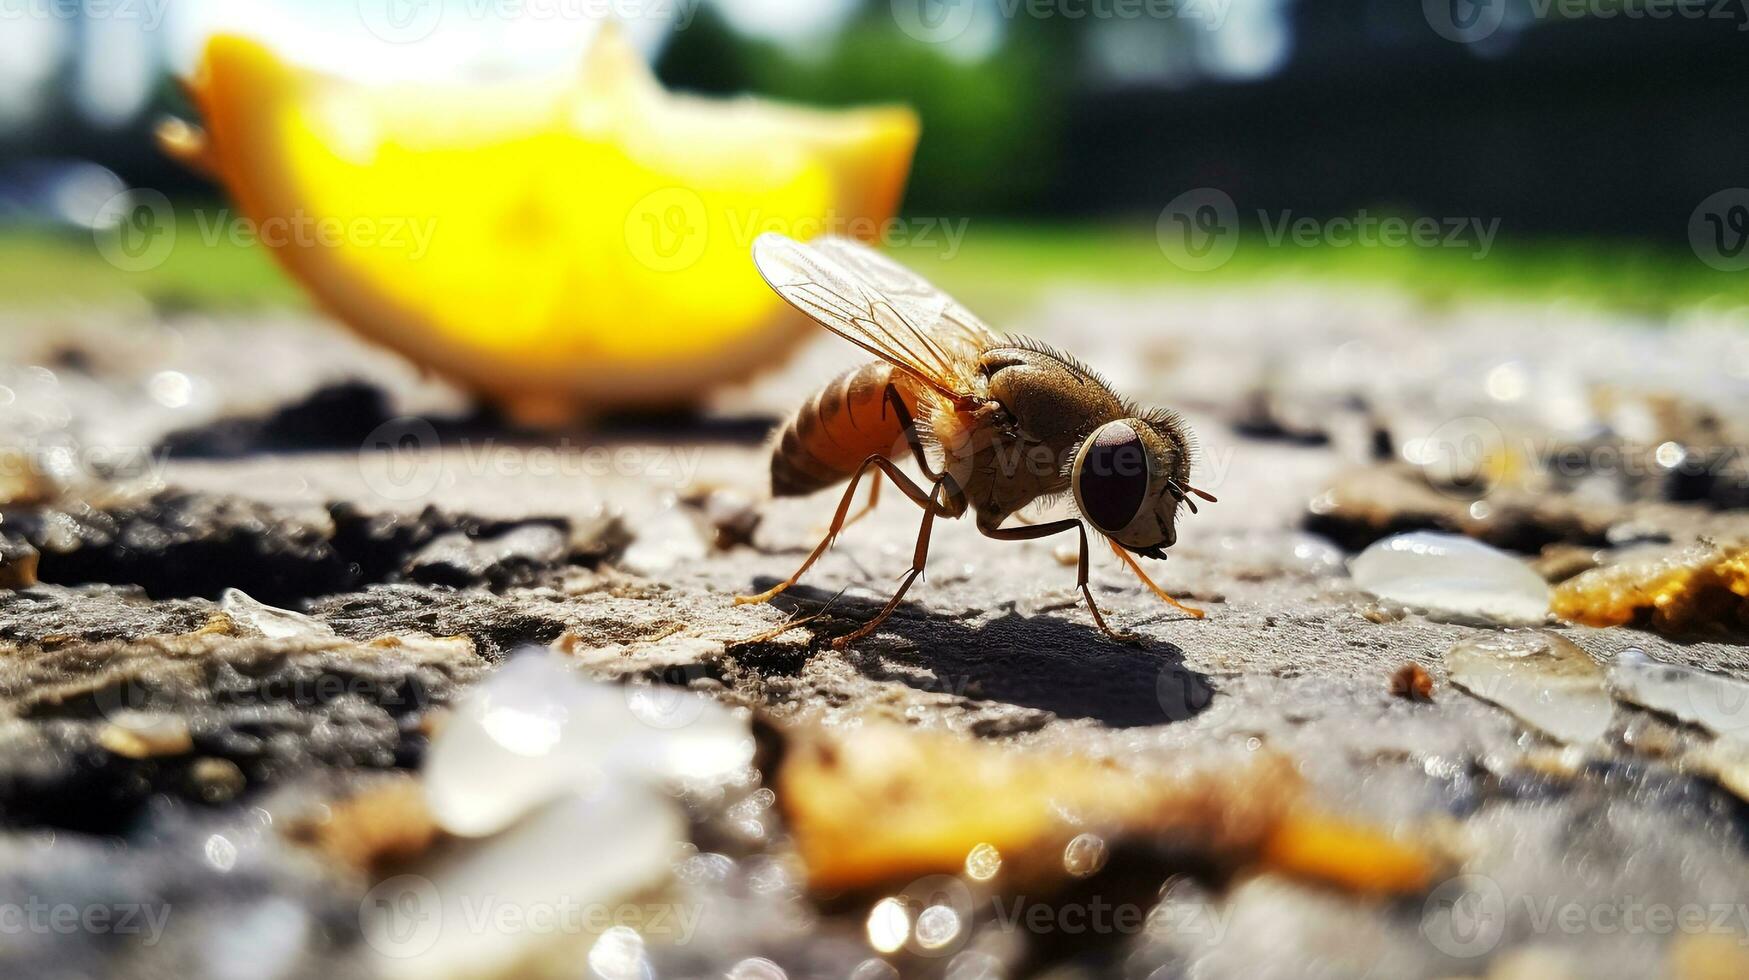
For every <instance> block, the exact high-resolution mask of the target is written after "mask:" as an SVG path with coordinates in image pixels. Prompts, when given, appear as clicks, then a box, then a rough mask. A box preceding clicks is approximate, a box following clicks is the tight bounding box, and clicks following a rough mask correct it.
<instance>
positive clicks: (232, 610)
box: [219, 589, 335, 640]
mask: <svg viewBox="0 0 1749 980" xmlns="http://www.w3.org/2000/svg"><path fill="white" fill-rule="evenodd" d="M219 609H220V610H222V611H224V612H225V613H226V614H227V615H229V616H230V617H231V618H232V619H233V620H235V621H237V622H238V623H241V624H243V625H246V626H252V627H254V628H255V629H257V630H259V631H260V632H261V635H262V636H265V637H267V638H268V639H270V640H284V639H291V638H293V637H299V638H309V637H322V636H333V635H335V634H334V629H333V627H330V626H329V625H328V624H327V623H324V622H321V621H320V620H317V619H312V618H311V617H309V616H306V615H304V614H303V613H301V612H293V611H292V610H290V609H280V608H279V607H277V606H270V605H267V604H266V603H264V602H256V601H255V600H254V599H252V598H250V597H249V594H248V593H247V592H244V591H243V590H242V589H226V590H225V591H224V594H223V595H221V596H219Z"/></svg>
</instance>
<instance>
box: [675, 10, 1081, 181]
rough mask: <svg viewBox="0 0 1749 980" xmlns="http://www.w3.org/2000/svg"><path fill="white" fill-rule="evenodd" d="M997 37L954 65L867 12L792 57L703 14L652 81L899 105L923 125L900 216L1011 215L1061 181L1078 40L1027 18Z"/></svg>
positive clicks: (834, 102)
mask: <svg viewBox="0 0 1749 980" xmlns="http://www.w3.org/2000/svg"><path fill="white" fill-rule="evenodd" d="M1002 26H1003V28H1004V32H1003V35H1002V39H1001V42H1000V43H999V44H998V45H996V46H995V48H994V49H993V50H992V51H990V52H989V53H988V54H987V55H984V56H982V57H977V58H963V57H960V56H958V55H957V54H956V52H954V51H952V50H950V49H949V48H947V47H945V46H942V45H930V44H922V43H919V42H918V41H917V40H915V39H913V38H911V37H909V36H907V35H906V34H904V33H903V32H902V31H900V30H899V28H898V26H897V25H896V23H895V22H894V20H893V18H892V16H891V15H890V13H889V12H888V10H887V5H886V4H884V3H882V4H874V5H872V6H869V7H867V8H865V9H864V10H863V11H862V12H861V13H860V14H859V15H858V16H857V18H856V19H854V20H853V21H852V22H851V23H850V24H849V26H848V27H847V28H846V29H845V30H844V31H843V32H842V33H840V34H839V35H838V36H837V37H836V38H834V39H833V40H831V41H829V42H827V43H828V47H827V48H826V49H825V50H809V51H806V52H797V51H795V50H792V49H790V48H787V47H785V46H783V45H781V44H776V43H772V42H767V41H755V40H747V39H743V38H740V37H739V36H737V35H736V34H734V32H733V31H732V30H731V29H730V28H729V27H728V26H727V25H725V24H724V23H723V21H722V20H721V19H720V17H718V16H717V15H716V13H715V12H714V11H713V10H712V9H711V8H710V7H708V6H707V7H705V8H703V9H702V10H700V11H699V13H698V15H697V16H696V17H695V18H694V20H693V23H692V25H691V26H690V27H689V28H688V29H687V30H684V31H680V32H678V33H676V34H675V35H674V37H673V39H672V41H671V42H670V43H669V45H668V47H667V48H666V50H665V51H664V52H663V55H662V58H661V60H660V62H659V64H658V74H660V75H661V76H662V78H663V80H664V81H665V82H667V83H668V84H670V85H672V86H675V87H677V88H682V89H691V90H693V91H708V92H715V93H724V92H734V91H745V90H752V91H756V92H758V93H760V94H762V95H771V96H775V97H778V98H784V99H790V100H793V101H796V102H804V103H808V104H812V105H827V106H839V105H850V104H855V103H869V102H904V103H907V104H909V105H911V106H913V107H914V108H915V109H916V110H917V111H918V113H919V114H920V115H921V116H922V119H923V141H922V143H921V145H920V146H919V147H918V151H917V162H916V166H915V169H914V170H913V172H912V179H911V186H910V191H909V193H908V194H907V195H906V204H905V210H906V211H907V212H910V213H912V214H947V215H967V214H990V213H996V212H1008V213H1014V212H1020V211H1025V210H1028V209H1030V208H1033V207H1036V205H1037V203H1038V199H1039V197H1040V196H1041V194H1042V193H1043V192H1044V191H1045V190H1046V189H1047V188H1048V187H1049V186H1050V185H1051V184H1052V183H1053V182H1054V181H1055V180H1056V179H1057V178H1058V176H1059V167H1060V165H1061V155H1060V147H1061V145H1062V132H1063V125H1064V117H1065V113H1064V107H1065V106H1066V105H1067V103H1068V99H1069V96H1070V95H1071V90H1072V88H1073V87H1074V82H1075V79H1074V75H1075V72H1076V69H1075V68H1074V66H1075V65H1076V64H1077V61H1078V59H1077V58H1075V57H1073V53H1074V51H1075V50H1076V48H1077V41H1078V39H1077V36H1076V32H1070V31H1063V30H1060V29H1059V30H1050V29H1048V28H1047V27H1046V26H1045V25H1044V24H1043V23H1041V22H1039V21H1036V20H1033V19H1029V18H1014V19H1011V20H1009V21H1007V22H1005V23H1004V24H1003V25H1002ZM1058 26H1059V27H1060V26H1061V25H1058Z"/></svg>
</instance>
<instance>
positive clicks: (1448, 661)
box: [1445, 631, 1615, 745]
mask: <svg viewBox="0 0 1749 980" xmlns="http://www.w3.org/2000/svg"><path fill="white" fill-rule="evenodd" d="M1445 668H1446V671H1447V672H1448V674H1449V675H1450V677H1451V682H1452V683H1453V684H1456V685H1457V686H1458V687H1460V688H1463V689H1464V690H1466V691H1468V692H1470V693H1471V694H1473V695H1475V696H1476V697H1478V698H1481V699H1482V700H1484V701H1489V702H1492V703H1493V704H1497V705H1499V706H1500V707H1502V708H1504V709H1506V710H1507V711H1509V712H1511V713H1512V714H1513V716H1514V717H1516V718H1517V719H1518V720H1519V721H1521V722H1523V723H1524V724H1525V725H1527V726H1529V727H1531V728H1533V729H1536V730H1537V731H1539V732H1542V733H1543V734H1544V735H1547V736H1549V737H1550V738H1553V739H1555V740H1556V741H1559V742H1564V743H1567V744H1571V745H1588V744H1590V743H1592V742H1595V741H1597V740H1598V739H1600V738H1602V737H1603V734H1604V732H1605V731H1607V730H1608V729H1609V723H1610V719H1611V718H1612V717H1613V716H1614V713H1615V702H1614V701H1612V700H1611V699H1610V696H1609V692H1608V691H1607V690H1606V689H1605V687H1604V673H1603V668H1601V667H1599V666H1598V665H1597V662H1596V661H1595V660H1592V659H1591V655H1590V654H1588V653H1586V652H1585V651H1584V650H1582V649H1580V648H1579V647H1577V646H1575V645H1574V644H1573V643H1571V642H1570V641H1568V640H1566V639H1564V638H1562V637H1559V636H1555V635H1553V634H1549V633H1538V632H1534V631H1525V632H1514V633H1503V634H1499V635H1497V636H1489V637H1484V638H1479V639H1470V640H1463V641H1460V642H1459V643H1458V644H1457V645H1455V646H1453V647H1452V648H1451V649H1450V650H1447V651H1446V652H1445Z"/></svg>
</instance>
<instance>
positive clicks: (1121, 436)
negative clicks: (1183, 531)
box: [1069, 418, 1190, 551]
mask: <svg viewBox="0 0 1749 980" xmlns="http://www.w3.org/2000/svg"><path fill="white" fill-rule="evenodd" d="M1189 470H1190V460H1189V458H1188V452H1187V451H1186V449H1185V445H1184V442H1183V440H1182V438H1181V437H1180V436H1179V435H1178V434H1177V433H1176V432H1175V431H1173V430H1172V429H1170V428H1167V427H1166V426H1165V425H1163V424H1162V423H1159V422H1154V421H1151V420H1147V419H1140V418H1125V419H1117V420H1114V421H1111V422H1107V423H1106V424H1104V425H1102V426H1100V427H1099V428H1098V429H1095V430H1094V431H1093V433H1092V434H1091V435H1089V436H1088V437H1087V439H1086V441H1084V442H1083V443H1082V444H1081V447H1080V450H1079V451H1078V452H1077V453H1076V454H1075V464H1074V468H1073V469H1072V470H1071V472H1070V481H1069V482H1070V487H1071V488H1072V489H1073V491H1074V494H1075V506H1076V508H1077V509H1078V510H1080V512H1081V515H1082V516H1083V517H1085V518H1087V520H1088V521H1090V522H1091V523H1092V524H1093V526H1094V527H1095V528H1097V529H1098V530H1099V531H1100V532H1101V533H1103V534H1105V535H1106V536H1108V537H1110V538H1112V539H1113V540H1115V541H1117V542H1118V543H1119V544H1121V545H1123V546H1125V547H1126V548H1129V549H1130V550H1132V551H1147V550H1151V549H1155V548H1169V547H1171V546H1172V545H1173V544H1174V543H1175V542H1177V540H1178V532H1177V521H1178V503H1179V499H1178V496H1177V494H1175V493H1173V492H1172V489H1171V487H1172V485H1173V484H1174V483H1177V484H1179V485H1183V484H1184V483H1185V481H1186V480H1187V479H1188V477H1189Z"/></svg>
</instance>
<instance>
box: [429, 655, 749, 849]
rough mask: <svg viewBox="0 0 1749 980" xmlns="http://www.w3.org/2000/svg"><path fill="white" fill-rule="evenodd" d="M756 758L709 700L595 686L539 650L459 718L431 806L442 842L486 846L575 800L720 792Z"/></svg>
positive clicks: (435, 748)
mask: <svg viewBox="0 0 1749 980" xmlns="http://www.w3.org/2000/svg"><path fill="white" fill-rule="evenodd" d="M752 757H753V740H752V736H751V734H750V733H749V731H748V729H747V725H746V723H745V722H743V721H742V720H740V719H739V718H737V717H735V715H734V714H732V713H731V712H730V711H729V710H728V709H726V708H724V707H723V706H722V705H720V704H718V703H716V702H715V701H712V700H710V699H709V698H706V697H704V696H702V695H699V694H696V693H694V692H691V691H686V690H682V689H675V688H664V687H656V686H635V685H613V684H600V683H596V682H593V681H590V680H587V679H585V678H584V677H582V676H581V675H579V674H578V673H577V671H576V670H575V669H573V668H572V666H571V665H570V664H569V663H568V662H567V661H566V659H565V658H564V657H562V656H560V655H558V654H555V653H553V652H551V651H548V650H530V651H527V652H525V653H521V654H518V655H516V656H513V657H511V658H510V660H509V662H507V663H506V664H504V666H502V667H500V668H499V669H498V672H497V673H496V674H494V675H492V676H491V677H489V678H487V679H486V680H485V681H484V682H482V683H481V684H480V685H479V686H478V687H476V688H475V689H474V690H473V691H471V692H469V694H468V695H467V697H465V698H463V699H462V701H461V702H460V703H459V704H458V705H457V706H456V707H455V710H454V711H452V712H451V713H450V716H449V718H448V720H447V721H446V722H445V724H444V726H443V728H442V730H441V731H440V732H439V733H438V735H437V737H436V739H434V740H433V742H432V745H431V750H430V752H429V754H428V755H427V757H426V761H425V768H424V785H425V798H426V803H427V804H428V805H429V806H430V808H431V812H432V814H433V816H434V817H435V818H436V820H437V822H438V824H439V825H440V826H442V827H443V828H444V829H445V830H447V831H449V832H450V833H453V834H459V835H462V836H468V837H474V836H482V835H486V834H492V833H496V832H498V831H499V830H502V829H503V828H505V827H507V826H509V825H510V824H511V823H513V822H514V821H516V820H517V819H518V818H519V817H521V816H522V815H523V814H525V813H527V812H528V811H530V810H532V809H533V808H535V807H537V806H539V805H541V804H542V803H545V802H547V801H549V800H551V799H554V798H555V797H557V796H560V795H562V794H565V793H568V792H571V791H573V790H578V789H588V788H591V787H594V786H597V785H600V784H602V783H604V782H619V781H620V780H629V781H632V782H635V783H637V784H638V785H652V784H655V783H661V782H667V781H709V780H715V779H720V778H723V777H726V776H728V775H730V774H732V773H735V772H738V771H739V770H740V769H741V768H743V767H745V766H746V765H747V764H748V763H749V762H750V761H751V760H752Z"/></svg>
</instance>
